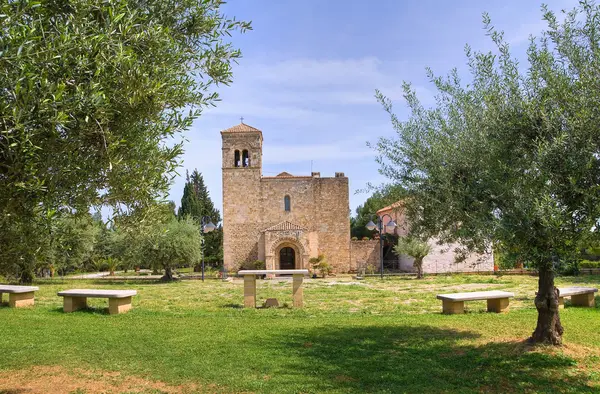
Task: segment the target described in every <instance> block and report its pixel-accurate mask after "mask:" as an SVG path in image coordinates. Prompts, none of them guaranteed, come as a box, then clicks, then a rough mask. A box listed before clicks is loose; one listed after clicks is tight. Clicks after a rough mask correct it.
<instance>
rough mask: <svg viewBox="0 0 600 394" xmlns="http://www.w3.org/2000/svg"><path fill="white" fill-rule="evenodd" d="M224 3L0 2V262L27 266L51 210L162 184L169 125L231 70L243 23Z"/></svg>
mask: <svg viewBox="0 0 600 394" xmlns="http://www.w3.org/2000/svg"><path fill="white" fill-rule="evenodd" d="M222 3H223V1H221V0H206V1H197V0H144V1H139V0H109V1H102V2H98V1H95V0H74V1H64V0H52V1H44V2H39V1H29V0H23V1H9V2H2V4H0V68H1V69H2V73H0V230H1V231H0V234H2V235H0V241H1V243H2V245H3V248H2V250H1V251H0V272H6V271H7V270H8V269H9V266H12V265H13V264H18V265H19V266H20V268H21V270H22V271H23V272H28V274H27V275H29V276H30V273H31V269H32V267H33V265H34V263H35V260H36V259H37V256H36V253H37V252H36V251H38V250H41V243H39V242H38V243H37V244H36V242H37V241H36V237H35V236H32V235H33V234H36V233H40V232H42V231H44V230H43V229H45V228H46V227H47V226H48V220H49V219H50V218H51V217H52V216H53V215H54V214H60V213H62V212H71V213H76V212H79V213H81V212H87V211H88V210H89V208H90V206H92V205H110V206H112V207H114V208H115V209H117V211H122V210H124V209H132V208H136V207H143V206H145V205H147V204H152V203H153V202H154V201H155V200H156V199H157V198H160V197H161V196H163V195H164V193H165V192H166V191H167V189H168V186H169V183H170V181H171V179H172V176H173V175H172V174H173V171H174V169H175V168H176V167H177V166H178V164H179V157H180V155H181V153H182V143H180V142H177V141H179V138H178V137H179V135H180V134H181V132H183V131H184V130H186V129H187V128H188V127H189V126H190V125H191V123H192V121H193V120H194V119H195V118H197V117H198V116H199V115H200V113H201V111H202V109H203V108H204V107H206V106H209V105H214V104H215V103H216V101H217V100H218V96H217V93H216V91H215V88H216V87H217V85H219V84H228V83H230V82H231V80H232V71H231V63H232V62H235V61H236V60H237V59H238V58H239V57H240V56H241V53H240V51H239V50H237V49H235V48H234V47H233V46H232V44H231V43H230V42H229V37H230V36H231V33H232V32H234V31H241V32H243V31H246V30H247V29H249V28H250V24H249V23H247V22H240V21H236V20H235V19H230V18H227V17H225V16H224V15H223V13H222V11H221V9H220V7H221V5H222ZM174 141H175V143H173V142H174ZM24 240H25V242H24ZM24 245H26V246H24ZM15 262H17V263H15ZM27 275H26V276H24V277H23V279H27Z"/></svg>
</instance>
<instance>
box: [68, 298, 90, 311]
mask: <svg viewBox="0 0 600 394" xmlns="http://www.w3.org/2000/svg"><path fill="white" fill-rule="evenodd" d="M85 308H87V298H86V297H69V296H65V297H64V301H63V311H64V312H66V313H71V312H75V311H76V310H79V309H85Z"/></svg>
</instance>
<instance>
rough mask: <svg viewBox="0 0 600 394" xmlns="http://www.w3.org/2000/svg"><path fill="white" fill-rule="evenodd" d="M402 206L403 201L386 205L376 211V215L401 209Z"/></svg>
mask: <svg viewBox="0 0 600 394" xmlns="http://www.w3.org/2000/svg"><path fill="white" fill-rule="evenodd" d="M402 205H403V201H402V200H400V201H396V202H395V203H393V204H392V205H388V206H387V207H385V208H381V209H380V210H379V211H377V214H380V213H383V212H387V211H391V210H395V209H398V208H400V207H402Z"/></svg>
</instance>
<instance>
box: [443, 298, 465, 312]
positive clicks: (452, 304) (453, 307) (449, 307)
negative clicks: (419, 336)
mask: <svg viewBox="0 0 600 394" xmlns="http://www.w3.org/2000/svg"><path fill="white" fill-rule="evenodd" d="M442 311H443V313H444V314H446V315H454V314H459V313H465V302H464V301H450V300H442Z"/></svg>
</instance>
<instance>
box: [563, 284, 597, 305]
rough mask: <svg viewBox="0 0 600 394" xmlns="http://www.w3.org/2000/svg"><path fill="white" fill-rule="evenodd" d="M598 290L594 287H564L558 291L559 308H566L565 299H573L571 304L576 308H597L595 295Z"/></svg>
mask: <svg viewBox="0 0 600 394" xmlns="http://www.w3.org/2000/svg"><path fill="white" fill-rule="evenodd" d="M597 292H598V289H595V288H593V287H563V288H559V289H558V307H559V308H564V307H565V297H571V304H572V305H574V306H588V307H592V308H593V307H594V306H596V301H595V300H594V293H597Z"/></svg>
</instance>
